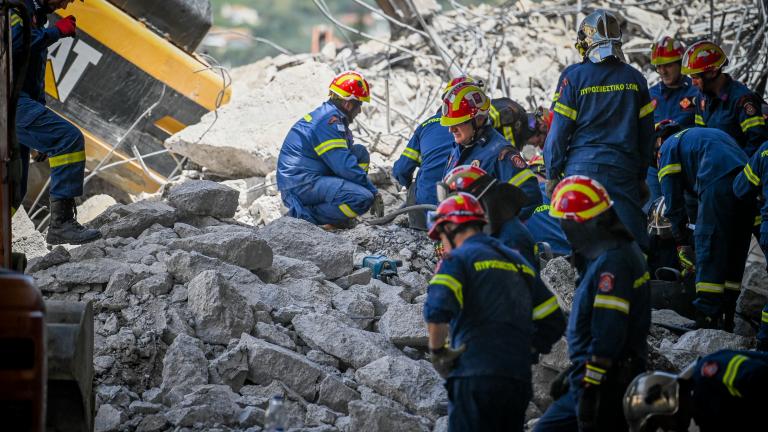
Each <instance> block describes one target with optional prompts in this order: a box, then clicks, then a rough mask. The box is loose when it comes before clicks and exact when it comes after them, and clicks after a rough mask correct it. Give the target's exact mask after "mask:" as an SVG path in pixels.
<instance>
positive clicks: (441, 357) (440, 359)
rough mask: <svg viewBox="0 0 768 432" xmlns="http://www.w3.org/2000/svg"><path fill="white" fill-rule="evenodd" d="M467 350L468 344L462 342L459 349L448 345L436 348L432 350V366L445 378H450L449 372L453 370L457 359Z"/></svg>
mask: <svg viewBox="0 0 768 432" xmlns="http://www.w3.org/2000/svg"><path fill="white" fill-rule="evenodd" d="M466 350H467V346H466V345H465V344H462V345H461V346H460V347H458V348H457V349H453V348H451V347H448V346H443V347H440V348H438V349H436V350H430V354H431V355H432V366H434V368H435V370H436V371H437V373H439V374H440V376H441V377H443V378H448V374H450V373H451V371H452V370H453V366H454V363H456V359H457V358H459V356H460V355H461V354H462V353H463V352H464V351H466Z"/></svg>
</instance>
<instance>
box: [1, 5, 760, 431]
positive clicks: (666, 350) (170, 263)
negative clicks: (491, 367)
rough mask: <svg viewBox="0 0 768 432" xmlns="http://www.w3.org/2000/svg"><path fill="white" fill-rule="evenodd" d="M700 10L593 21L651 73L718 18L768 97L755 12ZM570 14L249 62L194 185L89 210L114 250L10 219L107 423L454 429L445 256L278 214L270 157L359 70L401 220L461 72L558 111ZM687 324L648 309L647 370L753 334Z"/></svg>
mask: <svg viewBox="0 0 768 432" xmlns="http://www.w3.org/2000/svg"><path fill="white" fill-rule="evenodd" d="M603 3H604V4H603ZM699 3H700V4H701V7H696V5H691V4H690V3H686V2H677V3H674V4H671V5H670V4H662V3H661V2H659V3H649V4H643V9H640V8H638V7H636V6H632V5H630V4H628V5H626V6H625V5H622V4H620V3H616V2H601V4H600V5H593V6H595V7H598V6H601V7H607V8H609V9H611V8H612V9H618V12H619V14H620V15H621V16H622V17H623V18H624V19H625V20H626V21H627V27H628V31H627V33H628V34H630V35H631V36H630V37H629V39H628V41H627V44H626V45H625V51H626V52H627V53H628V54H629V56H630V61H632V62H634V63H636V64H637V65H638V66H640V67H642V66H644V65H645V64H646V62H647V58H646V57H647V54H646V51H647V48H648V46H650V43H651V41H652V40H654V39H655V38H656V37H658V36H660V35H661V34H669V33H675V32H679V34H680V35H682V37H683V38H684V39H687V40H693V39H698V38H700V37H703V36H706V35H708V34H709V30H710V27H709V26H708V24H709V23H710V22H711V23H714V24H713V26H712V28H713V29H714V33H715V35H718V34H719V36H718V37H719V38H721V41H723V42H725V45H726V47H728V46H729V43H730V42H732V41H740V40H742V39H745V38H749V39H754V41H755V43H754V44H752V45H747V44H737V43H732V44H731V46H733V47H734V48H731V49H732V56H731V57H732V58H733V59H734V60H733V63H732V69H733V71H734V72H735V73H736V74H737V75H736V76H737V77H738V78H739V79H741V80H743V81H745V82H747V83H749V84H750V85H751V86H752V87H753V88H754V87H759V86H760V85H762V86H763V87H764V78H765V75H766V74H765V70H766V64H765V61H766V59H765V57H764V56H763V57H760V59H759V60H758V63H754V62H753V63H749V64H748V63H746V62H745V61H743V59H746V58H752V59H756V58H758V57H757V56H754V55H753V54H754V52H765V51H766V47H765V43H766V40H765V38H764V37H762V38H758V37H756V36H755V34H756V33H755V31H756V30H757V29H758V28H760V26H765V23H766V15H765V8H764V7H763V4H762V3H761V2H755V4H752V3H749V4H747V5H741V4H737V3H736V2H724V3H721V4H719V5H717V11H716V12H715V13H714V14H712V15H711V17H713V19H712V20H711V21H710V15H709V14H707V9H708V7H709V4H706V3H705V2H699ZM697 4H698V3H697ZM755 5H757V7H756V6H755ZM705 6H706V7H705ZM690 11H696V13H698V14H699V15H698V16H696V15H694V16H688V15H686V13H689V12H690ZM577 13H578V10H577V8H576V7H575V6H574V5H573V4H571V3H570V2H567V3H566V2H544V3H541V4H537V5H536V6H535V7H534V6H532V5H531V4H527V3H526V2H518V3H515V4H514V5H513V6H505V7H499V8H491V7H489V6H481V7H478V8H472V9H465V8H463V7H457V8H456V9H455V10H453V11H450V12H446V13H444V14H440V15H435V16H433V17H428V18H430V21H429V22H430V24H429V27H430V29H431V31H429V32H426V31H424V30H419V31H413V32H411V33H410V35H408V36H407V37H405V38H403V39H399V40H397V41H393V42H391V43H389V42H387V43H384V41H382V42H376V41H371V42H368V43H365V44H363V45H361V46H357V47H354V48H352V47H350V48H345V49H343V50H342V51H340V52H338V53H336V52H334V48H333V47H332V46H328V47H326V49H324V50H323V52H322V53H321V54H320V55H319V56H316V57H312V56H309V55H298V56H290V57H289V56H279V57H277V58H274V59H264V60H262V61H260V62H258V63H256V64H253V65H249V66H245V67H243V68H239V69H237V70H234V71H232V77H233V83H234V84H233V95H232V101H231V102H230V103H229V104H228V105H226V106H224V107H222V108H221V109H219V110H218V111H217V112H216V113H213V114H210V115H208V116H206V117H205V118H204V119H203V121H202V122H201V123H200V124H198V125H195V126H192V127H188V128H187V129H185V130H184V131H182V132H180V133H179V134H177V135H175V136H173V137H172V138H170V139H169V140H168V141H167V142H166V145H167V147H168V148H169V149H171V150H172V151H173V152H175V153H178V154H180V155H182V156H183V157H186V158H188V159H189V160H190V161H192V162H194V163H195V164H196V165H198V166H199V167H200V169H199V170H188V171H185V173H184V175H183V176H182V178H181V179H179V181H178V182H175V183H173V184H168V185H166V186H165V187H164V188H162V189H161V192H160V193H158V194H156V195H154V196H151V197H148V198H147V199H145V200H143V201H138V202H134V203H130V204H114V203H110V202H108V201H107V202H106V203H103V204H100V205H99V204H96V201H102V198H94V199H93V201H92V202H91V203H90V204H89V208H91V209H92V210H90V211H89V212H90V213H91V215H90V216H89V215H87V214H85V213H87V212H81V217H84V218H85V219H83V220H82V222H88V224H89V225H90V226H91V227H94V228H98V229H99V230H100V231H101V233H102V235H103V236H104V238H103V239H102V240H99V241H96V242H93V243H90V244H88V245H84V246H80V247H77V248H74V249H70V250H67V249H65V248H63V247H57V248H55V249H54V250H52V251H50V252H47V253H46V251H47V249H46V248H45V244H44V243H42V244H41V242H42V238H41V237H40V238H38V237H36V236H35V234H36V233H35V232H32V231H34V229H33V228H34V227H32V228H30V225H26V231H25V232H22V231H23V230H25V225H24V224H23V223H18V224H17V223H14V225H15V226H16V227H17V229H19V232H18V233H14V238H16V239H18V243H17V247H18V249H22V250H35V251H36V252H35V253H34V254H31V255H32V256H33V257H34V258H33V260H32V261H31V262H30V266H29V268H28V273H29V274H31V275H32V276H33V277H34V278H35V282H36V285H37V286H38V287H39V288H40V289H41V290H42V291H43V293H44V296H45V297H46V298H47V299H53V300H75V301H93V302H94V308H95V311H96V314H95V319H96V321H95V328H96V334H97V336H96V341H95V359H94V360H95V368H96V378H95V383H94V385H95V386H96V388H95V393H96V407H97V416H96V430H99V431H119V430H134V429H135V430H139V431H160V430H167V429H172V428H180V430H212V429H217V430H254V431H255V430H260V427H262V426H263V425H264V415H265V408H266V406H267V403H268V400H269V398H270V397H272V396H275V395H283V396H285V398H286V400H287V402H286V405H287V408H288V412H289V426H290V427H291V428H295V430H313V431H336V430H341V431H357V430H366V431H414V430H424V431H430V430H445V428H446V427H447V426H446V425H447V418H446V417H445V415H446V414H447V405H446V404H447V396H446V394H445V390H444V388H443V385H442V380H441V378H440V377H439V375H437V373H436V372H435V371H434V370H433V369H432V367H431V365H429V364H428V362H427V361H425V351H426V343H427V335H426V330H425V327H424V324H423V320H422V316H421V310H422V305H423V302H424V300H425V289H426V285H427V280H428V278H429V277H430V275H431V273H432V271H433V268H434V265H435V255H434V251H433V247H432V244H431V243H430V242H429V240H428V239H427V238H426V237H425V236H424V235H423V234H422V233H419V232H416V231H411V230H408V229H405V228H402V227H401V226H399V225H398V224H396V223H395V224H392V225H388V226H368V225H365V224H361V225H359V226H358V227H357V228H355V229H352V230H347V231H341V232H336V233H329V232H325V231H323V230H322V229H320V228H318V227H315V226H313V225H312V224H309V223H306V222H303V221H300V220H296V219H291V218H285V217H281V202H280V197H279V195H278V193H277V190H276V187H275V185H274V174H273V171H274V168H275V163H276V159H277V154H278V152H279V149H280V145H281V143H282V140H283V138H284V136H285V133H286V132H287V130H288V128H290V126H291V125H292V124H293V122H294V121H295V120H296V119H298V118H300V117H301V116H303V115H304V114H306V112H308V111H309V110H311V109H312V108H313V107H314V106H315V105H317V104H318V103H319V102H320V101H321V100H323V99H324V98H325V97H326V89H327V83H328V82H329V81H330V79H331V77H332V76H333V75H334V72H335V71H338V70H341V69H348V68H356V69H360V70H361V71H362V72H363V73H365V74H366V76H367V77H369V79H370V80H371V81H372V83H373V86H374V88H373V92H374V96H375V100H376V104H375V105H374V106H373V107H372V108H371V109H370V110H368V111H367V112H365V113H364V115H363V116H362V117H363V118H361V119H359V120H358V121H357V122H356V124H357V126H355V127H356V128H357V130H355V136H356V137H358V139H359V140H360V141H361V142H363V143H365V144H366V145H367V146H368V147H369V148H370V149H371V151H372V164H371V168H372V169H371V177H372V180H373V181H374V182H375V183H376V184H377V185H378V186H380V188H381V189H382V191H383V192H385V202H386V203H387V204H388V205H389V206H390V207H394V206H396V205H398V204H399V203H400V202H401V201H402V198H401V196H400V194H399V191H398V190H397V187H396V186H395V185H393V184H392V183H391V180H390V179H389V169H390V167H391V164H392V161H393V160H394V159H395V158H397V157H398V156H399V154H400V152H401V150H402V148H403V147H404V146H405V143H406V142H407V139H408V137H409V135H410V133H411V131H412V130H413V128H414V127H415V126H416V125H417V124H418V123H419V121H420V120H421V119H422V118H424V117H425V116H428V115H430V114H431V113H432V112H434V110H435V109H436V106H437V102H438V101H437V95H438V93H439V91H440V89H441V88H442V86H443V84H444V81H445V79H446V78H447V77H448V75H449V71H450V70H451V68H452V67H457V68H459V69H460V70H462V71H464V72H466V73H469V74H472V75H476V76H479V77H482V78H483V79H485V80H486V82H487V83H488V87H487V88H488V89H489V91H490V92H491V94H492V95H493V94H494V93H496V94H498V95H505V96H509V97H511V98H513V99H516V100H520V101H525V103H526V104H528V105H529V106H530V107H535V106H539V105H543V106H547V105H548V104H549V95H550V93H551V90H552V88H553V87H554V85H555V81H556V79H557V76H558V74H559V73H560V71H561V70H562V68H563V67H564V66H565V65H567V64H568V63H570V62H572V61H575V60H576V56H577V53H576V51H575V50H574V49H573V48H572V47H571V46H572V40H573V36H572V35H573V33H574V31H573V28H574V27H575V24H576V22H577ZM717 20H719V22H720V23H721V24H720V26H719V27H718V26H717V22H716V21H717ZM763 28H764V27H763ZM719 29H722V30H719ZM757 33H759V34H763V35H764V31H763V32H762V33H761V32H759V31H758V32H757ZM435 35H437V36H435ZM755 46H756V47H757V51H754V52H753V50H754V49H755ZM442 50H445V51H449V52H450V53H453V54H451V55H447V56H446V55H445V52H443V51H442ZM441 52H442V54H440V53H441ZM446 61H447V64H446ZM759 62H763V63H759ZM645 69H646V70H647V69H648V68H645ZM209 179H214V180H217V181H219V182H216V181H211V180H209ZM225 179H226V180H225ZM17 217H18V218H19V221H20V222H21V221H23V220H24V219H23V217H24V214H23V213H21V212H20V213H19V214H18V215H17ZM87 219H90V220H87ZM14 222H16V221H14ZM260 225H264V226H260ZM372 254H383V255H386V256H388V257H390V258H393V259H399V260H402V261H403V265H402V267H401V268H400V271H399V277H398V278H397V279H393V280H389V281H388V282H389V283H384V282H382V281H380V280H377V279H373V278H372V277H371V276H372V274H371V271H370V270H369V269H365V268H356V265H359V264H360V263H361V262H362V259H363V257H365V256H367V255H372ZM761 258H762V257H760V256H755V257H753V258H752V259H751V262H750V264H748V269H747V275H746V277H745V279H744V287H743V292H742V295H741V298H740V300H739V306H738V309H737V310H738V311H739V313H741V314H743V315H744V316H746V317H752V316H755V315H758V316H759V313H760V309H761V308H762V305H763V304H764V303H765V301H766V297H768V283H766V282H768V281H766V279H765V273H764V264H763V263H760V262H758V261H759V260H760V259H761ZM542 277H543V279H544V280H545V282H546V283H547V284H548V285H549V286H550V288H551V289H552V290H553V291H555V292H556V293H557V295H558V298H559V300H560V303H561V305H562V307H563V309H564V310H569V309H570V300H571V298H572V295H573V289H574V279H575V272H574V271H573V269H572V268H571V267H570V265H569V264H568V262H567V261H565V260H564V259H555V260H553V261H550V262H549V263H548V265H547V266H546V268H544V269H543V272H542ZM686 322H687V320H686V319H685V318H683V317H681V316H679V315H677V314H675V313H674V312H672V311H668V310H666V311H654V323H655V324H657V325H654V326H653V327H652V335H651V338H650V340H649V343H650V345H651V361H652V366H653V367H654V368H657V369H662V370H671V371H677V370H680V369H681V368H682V367H684V366H686V365H687V364H688V363H689V362H690V361H691V360H693V359H695V358H696V357H697V356H698V355H702V354H706V353H709V352H712V351H715V350H717V349H722V348H732V349H745V348H748V347H749V344H750V343H751V339H750V338H749V337H750V336H752V335H753V334H754V329H752V328H751V327H750V326H749V324H748V322H747V321H746V320H744V319H737V329H736V333H737V335H733V334H730V333H725V332H722V331H718V330H697V331H693V332H688V333H686V334H684V335H682V336H680V335H677V334H675V333H673V332H671V331H670V330H668V328H675V327H680V326H682V325H683V324H685V323H686ZM567 367H568V357H567V351H566V346H565V341H564V340H563V341H561V342H560V343H558V344H557V345H556V347H555V349H554V351H553V352H552V353H551V354H549V355H547V356H544V357H543V358H542V359H541V360H540V362H539V364H537V365H535V366H533V369H534V398H533V402H532V403H531V406H530V407H529V410H528V418H529V419H530V420H534V419H536V418H537V417H539V416H540V415H541V413H542V412H543V411H544V410H545V409H546V407H547V406H548V404H549V403H550V402H551V400H550V399H549V396H548V386H549V382H550V381H551V380H552V378H553V377H554V376H555V375H556V374H557V373H558V372H559V371H562V370H564V369H565V368H567Z"/></svg>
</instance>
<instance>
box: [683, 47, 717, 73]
mask: <svg viewBox="0 0 768 432" xmlns="http://www.w3.org/2000/svg"><path fill="white" fill-rule="evenodd" d="M727 64H728V57H727V56H726V55H725V52H724V51H723V49H722V48H720V47H719V46H718V45H717V44H715V43H713V42H710V41H706V40H704V41H699V42H696V43H695V44H693V45H691V46H689V47H688V49H687V50H686V51H685V54H683V68H682V72H683V73H684V74H686V75H698V74H701V73H704V72H708V71H712V70H720V69H722V68H723V67H724V66H725V65H727Z"/></svg>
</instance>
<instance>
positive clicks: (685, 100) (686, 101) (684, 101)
mask: <svg viewBox="0 0 768 432" xmlns="http://www.w3.org/2000/svg"><path fill="white" fill-rule="evenodd" d="M691 105H692V103H691V100H690V99H688V98H687V97H684V98H683V99H682V100H680V108H682V109H684V110H687V109H688V108H690V107H691Z"/></svg>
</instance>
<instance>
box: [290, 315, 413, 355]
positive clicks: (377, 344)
mask: <svg viewBox="0 0 768 432" xmlns="http://www.w3.org/2000/svg"><path fill="white" fill-rule="evenodd" d="M292 323H293V327H294V329H296V333H297V334H298V335H299V337H300V338H301V339H302V340H304V342H306V343H307V345H309V346H310V347H312V348H315V349H318V350H321V351H323V352H325V353H327V354H330V355H332V356H334V357H336V358H338V359H339V360H341V361H342V362H344V363H345V364H348V365H351V366H352V367H355V368H360V367H363V366H365V365H367V364H368V363H370V362H372V361H374V360H376V359H379V358H381V357H384V356H387V355H393V356H396V355H399V354H400V352H399V351H398V350H397V349H396V348H395V347H394V345H392V344H391V343H390V342H389V341H388V340H387V339H386V338H385V337H384V336H382V335H380V334H378V333H373V332H368V331H365V330H360V329H357V328H354V327H350V326H348V325H346V324H344V323H343V322H342V321H341V320H339V319H337V318H334V317H331V316H329V315H324V314H318V313H310V314H306V315H298V316H296V317H295V318H294V319H293V321H292Z"/></svg>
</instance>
